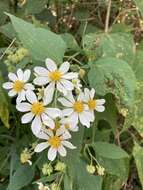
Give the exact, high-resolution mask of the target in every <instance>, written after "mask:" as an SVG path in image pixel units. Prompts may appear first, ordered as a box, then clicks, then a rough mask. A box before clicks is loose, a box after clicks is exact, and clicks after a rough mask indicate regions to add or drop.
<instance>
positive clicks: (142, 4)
mask: <svg viewBox="0 0 143 190" xmlns="http://www.w3.org/2000/svg"><path fill="white" fill-rule="evenodd" d="M133 1H134V3H135V5H136V6H137V8H138V9H139V11H140V13H141V15H142V17H143V0H133Z"/></svg>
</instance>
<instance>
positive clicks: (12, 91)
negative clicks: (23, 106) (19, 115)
mask: <svg viewBox="0 0 143 190" xmlns="http://www.w3.org/2000/svg"><path fill="white" fill-rule="evenodd" d="M16 94H17V92H16V91H14V90H10V91H9V92H8V95H9V96H10V97H13V96H15V95H16Z"/></svg>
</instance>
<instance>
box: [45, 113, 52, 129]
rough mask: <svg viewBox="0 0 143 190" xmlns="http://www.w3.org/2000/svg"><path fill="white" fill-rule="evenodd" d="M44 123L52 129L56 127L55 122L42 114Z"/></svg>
mask: <svg viewBox="0 0 143 190" xmlns="http://www.w3.org/2000/svg"><path fill="white" fill-rule="evenodd" d="M42 121H43V123H44V125H46V126H48V127H49V128H51V129H54V127H55V123H54V121H53V120H52V119H51V118H50V117H48V116H47V115H46V114H44V113H43V114H42Z"/></svg>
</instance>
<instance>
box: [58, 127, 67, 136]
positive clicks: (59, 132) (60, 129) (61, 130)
mask: <svg viewBox="0 0 143 190" xmlns="http://www.w3.org/2000/svg"><path fill="white" fill-rule="evenodd" d="M64 133H65V130H64V129H63V128H61V127H60V128H59V129H57V130H56V135H57V136H61V135H62V134H64Z"/></svg>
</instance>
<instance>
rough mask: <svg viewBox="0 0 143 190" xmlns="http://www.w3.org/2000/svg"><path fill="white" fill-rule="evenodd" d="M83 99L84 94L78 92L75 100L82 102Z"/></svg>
mask: <svg viewBox="0 0 143 190" xmlns="http://www.w3.org/2000/svg"><path fill="white" fill-rule="evenodd" d="M83 99H84V94H83V92H80V94H79V95H78V97H77V100H78V101H82V100H83Z"/></svg>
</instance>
